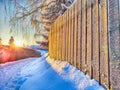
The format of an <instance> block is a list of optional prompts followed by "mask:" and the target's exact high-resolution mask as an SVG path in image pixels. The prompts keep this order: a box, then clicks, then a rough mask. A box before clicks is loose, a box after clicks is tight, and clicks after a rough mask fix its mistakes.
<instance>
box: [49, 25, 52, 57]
mask: <svg viewBox="0 0 120 90" xmlns="http://www.w3.org/2000/svg"><path fill="white" fill-rule="evenodd" d="M52 26H53V25H51V28H50V33H49V55H50V58H52V52H51V50H52V48H51V47H52V28H53V27H52Z"/></svg>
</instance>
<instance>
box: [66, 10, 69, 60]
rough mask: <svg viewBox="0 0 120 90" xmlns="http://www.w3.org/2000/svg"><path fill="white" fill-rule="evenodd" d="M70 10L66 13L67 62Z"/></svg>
mask: <svg viewBox="0 0 120 90" xmlns="http://www.w3.org/2000/svg"><path fill="white" fill-rule="evenodd" d="M68 23H69V22H68V10H67V11H66V61H68V33H69V30H68Z"/></svg>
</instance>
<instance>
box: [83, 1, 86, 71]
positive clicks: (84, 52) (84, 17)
mask: <svg viewBox="0 0 120 90" xmlns="http://www.w3.org/2000/svg"><path fill="white" fill-rule="evenodd" d="M85 70H86V0H82V71H83V72H85Z"/></svg>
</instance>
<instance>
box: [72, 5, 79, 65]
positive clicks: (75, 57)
mask: <svg viewBox="0 0 120 90" xmlns="http://www.w3.org/2000/svg"><path fill="white" fill-rule="evenodd" d="M74 20H75V21H74V37H73V38H74V66H75V67H76V66H77V20H78V18H77V3H75V6H74Z"/></svg>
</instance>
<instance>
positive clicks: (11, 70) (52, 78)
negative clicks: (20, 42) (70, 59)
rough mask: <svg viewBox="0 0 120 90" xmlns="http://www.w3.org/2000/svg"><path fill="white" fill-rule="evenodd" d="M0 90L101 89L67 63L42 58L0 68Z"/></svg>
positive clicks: (13, 63)
mask: <svg viewBox="0 0 120 90" xmlns="http://www.w3.org/2000/svg"><path fill="white" fill-rule="evenodd" d="M39 51H40V52H42V54H44V53H46V51H43V50H39ZM0 90H105V89H104V88H103V87H102V86H100V85H99V84H98V82H96V81H95V80H91V79H90V77H89V76H86V75H84V73H82V72H81V71H80V70H78V69H77V68H75V67H73V66H72V65H70V64H69V63H67V62H65V61H56V60H54V59H50V58H49V56H45V55H42V57H40V58H27V59H22V60H19V61H15V62H9V63H6V64H0Z"/></svg>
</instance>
